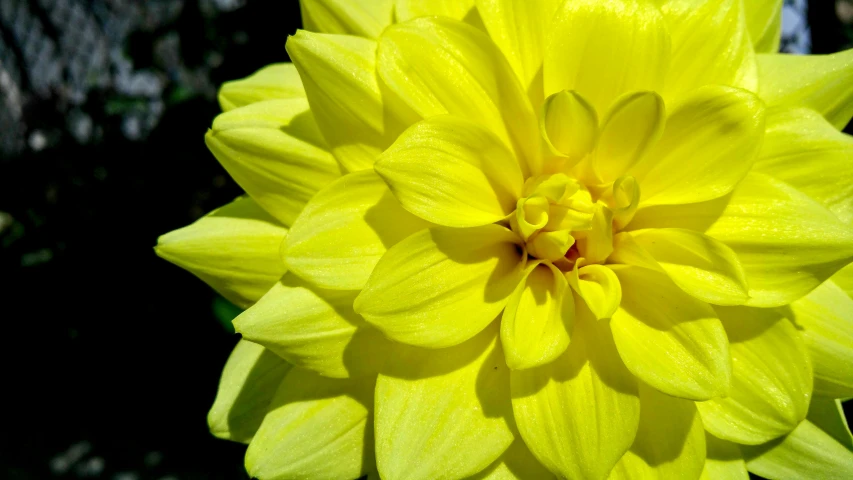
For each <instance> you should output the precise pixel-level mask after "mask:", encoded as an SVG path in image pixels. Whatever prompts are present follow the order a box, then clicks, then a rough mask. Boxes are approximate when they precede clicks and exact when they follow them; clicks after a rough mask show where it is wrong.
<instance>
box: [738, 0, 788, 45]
mask: <svg viewBox="0 0 853 480" xmlns="http://www.w3.org/2000/svg"><path fill="white" fill-rule="evenodd" d="M783 3H784V0H749V1H744V2H743V7H744V13H746V25H747V28H748V29H749V36H750V38H751V39H752V43H753V45H755V51H756V52H759V53H776V52H778V51H779V43H780V42H781V39H782V38H781V37H782V5H783Z"/></svg>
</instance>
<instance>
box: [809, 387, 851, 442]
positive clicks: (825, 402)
mask: <svg viewBox="0 0 853 480" xmlns="http://www.w3.org/2000/svg"><path fill="white" fill-rule="evenodd" d="M806 418H807V419H808V420H809V421H810V422H812V423H814V424H815V425H817V426H818V427H819V428H820V429H821V430H823V431H824V432H826V433H828V434H829V435H830V436H832V438H834V439H835V440H837V441H838V443H840V444H842V445H844V448H846V449H847V450H851V451H853V434H851V433H850V426H849V425H848V424H847V417H846V416H845V415H844V408H843V407H842V406H841V400H840V399H834V398H826V397H812V401H811V404H809V414H808V415H807V416H806Z"/></svg>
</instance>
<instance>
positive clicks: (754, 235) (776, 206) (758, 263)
mask: <svg viewBox="0 0 853 480" xmlns="http://www.w3.org/2000/svg"><path fill="white" fill-rule="evenodd" d="M706 233H707V234H708V235H710V236H712V237H714V238H716V239H717V240H720V241H722V242H723V243H725V244H727V245H728V246H729V247H731V248H732V249H733V250H734V251H735V253H736V254H737V256H738V258H739V259H740V261H741V264H742V265H743V267H744V270H745V271H746V278H747V281H748V282H749V287H750V291H749V295H750V297H751V298H750V301H749V304H750V305H753V306H761V307H764V306H776V305H784V304H786V303H789V302H791V301H793V300H796V299H797V298H799V297H801V296H803V295H804V294H806V293H808V292H809V291H810V290H812V289H813V288H815V287H817V286H818V285H820V283H822V282H823V280H825V279H826V278H828V277H830V276H831V275H832V274H833V273H835V272H836V271H837V270H839V269H840V268H841V267H842V266H844V265H846V264H848V263H850V260H851V259H853V230H852V229H851V228H850V227H848V226H846V225H844V224H842V223H841V222H839V221H838V220H837V218H836V217H835V216H834V215H832V214H831V213H830V212H828V211H827V210H825V209H824V208H822V207H821V206H820V205H818V204H817V203H815V202H814V201H812V200H811V199H810V198H808V197H806V196H805V195H803V194H801V193H799V192H797V191H796V190H794V189H793V188H791V187H789V186H788V185H786V184H783V183H781V182H779V181H776V180H772V179H770V178H767V177H764V176H761V175H759V174H757V173H753V174H750V175H749V176H748V177H747V178H746V179H745V180H744V181H743V183H741V185H740V186H739V188H738V190H737V191H736V192H735V194H734V195H733V196H732V198H731V200H730V201H729V205H728V208H727V209H726V211H725V213H724V214H723V216H722V217H720V218H719V220H718V221H717V222H716V223H715V224H714V225H713V226H712V227H711V228H710V229H708V230H707V231H706Z"/></svg>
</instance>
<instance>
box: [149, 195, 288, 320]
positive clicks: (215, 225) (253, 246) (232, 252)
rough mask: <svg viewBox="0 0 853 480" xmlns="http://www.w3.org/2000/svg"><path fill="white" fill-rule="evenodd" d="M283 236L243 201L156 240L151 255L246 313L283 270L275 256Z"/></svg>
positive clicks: (281, 228) (266, 217)
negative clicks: (205, 285) (212, 290)
mask: <svg viewBox="0 0 853 480" xmlns="http://www.w3.org/2000/svg"><path fill="white" fill-rule="evenodd" d="M286 235H287V229H286V228H285V227H284V226H283V225H282V224H281V223H279V222H278V221H276V220H275V219H273V218H272V217H270V216H269V214H267V213H266V212H265V211H264V210H263V209H261V208H260V207H259V206H258V205H257V204H256V203H255V202H254V201H253V200H252V199H250V198H245V197H244V198H239V199H237V200H235V201H234V202H232V203H229V204H228V205H226V206H224V207H222V208H219V209H217V210H214V211H213V212H211V213H209V214H207V216H205V217H203V218H201V219H200V220H198V221H196V222H195V223H193V224H191V225H188V226H186V227H183V228H181V229H178V230H175V231H173V232H169V233H167V234H165V235H163V236H161V237H160V238H159V239H158V240H157V247H155V251H156V252H157V255H159V256H160V257H162V258H164V259H166V260H168V261H170V262H172V263H174V264H175V265H178V266H179V267H181V268H184V269H186V270H188V271H190V272H191V273H193V274H194V275H196V276H198V277H199V278H200V279H202V280H203V281H204V282H205V283H207V284H208V285H210V286H211V287H213V288H214V289H215V290H216V291H217V292H219V293H220V294H221V295H222V296H224V297H225V298H227V299H228V300H230V301H231V302H233V303H234V304H236V305H238V306H240V307H242V308H246V307H248V306H249V305H251V304H253V303H255V302H256V301H257V300H258V299H259V298H261V296H263V295H264V293H266V292H267V290H269V289H270V287H272V286H273V285H274V284H275V283H276V282H277V281H278V279H279V278H281V276H282V275H284V272H285V271H286V270H287V269H286V267H285V266H284V264H283V263H282V261H281V258H280V257H279V254H278V250H279V246H280V245H281V242H282V241H283V240H284V238H285V236H286Z"/></svg>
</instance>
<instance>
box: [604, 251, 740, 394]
mask: <svg viewBox="0 0 853 480" xmlns="http://www.w3.org/2000/svg"><path fill="white" fill-rule="evenodd" d="M615 272H616V276H617V277H619V282H620V283H621V284H622V305H621V307H620V308H619V310H617V311H616V313H614V314H613V318H612V320H611V321H610V326H611V329H612V330H613V339H614V340H615V341H616V346H617V347H618V348H619V355H620V356H621V357H622V360H623V361H624V362H625V365H627V367H628V369H629V370H631V373H633V374H634V375H636V376H637V377H639V378H640V379H641V380H643V381H644V382H646V383H647V384H649V385H650V386H652V387H654V388H656V389H658V390H660V391H662V392H664V393H667V394H669V395H673V396H676V397H681V398H688V399H692V400H704V399H708V398H713V397H716V396H719V395H725V394H726V393H727V392H728V391H729V386H730V384H731V372H732V370H731V368H732V365H731V360H730V358H729V349H728V340H727V339H726V332H725V331H724V330H723V326H722V324H721V323H720V321H719V320H718V318H717V314H716V313H714V310H713V309H712V308H711V307H710V306H709V305H708V304H707V303H705V302H700V301H699V300H696V299H695V298H693V297H691V296H689V295H687V294H686V293H684V292H683V291H681V289H679V288H678V287H677V286H676V285H675V284H674V283H673V282H672V281H671V280H670V279H669V278H668V277H667V276H666V275H665V274H663V273H659V272H655V271H653V270H649V269H645V268H639V267H632V266H627V267H620V268H617V269H615Z"/></svg>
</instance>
